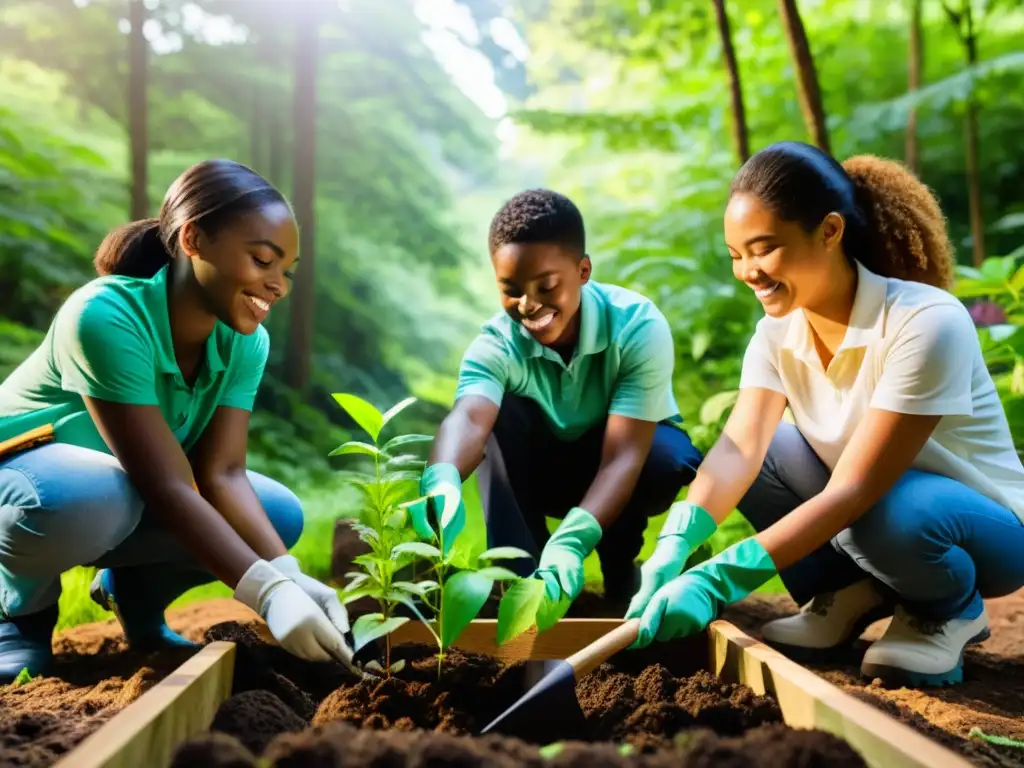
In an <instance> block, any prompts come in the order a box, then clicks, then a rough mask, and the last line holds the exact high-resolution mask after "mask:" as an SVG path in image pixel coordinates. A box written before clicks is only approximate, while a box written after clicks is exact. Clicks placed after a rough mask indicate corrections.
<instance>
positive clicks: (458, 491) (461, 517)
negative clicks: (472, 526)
mask: <svg viewBox="0 0 1024 768" xmlns="http://www.w3.org/2000/svg"><path fill="white" fill-rule="evenodd" d="M420 495H422V496H424V497H426V498H424V499H422V500H420V501H418V502H417V503H416V504H413V505H412V506H410V507H409V519H410V521H411V522H412V527H413V530H415V531H416V535H417V536H419V537H420V538H421V539H423V540H426V541H431V540H433V539H435V538H437V534H436V533H435V531H434V528H433V527H432V525H431V522H436V523H437V525H438V526H439V529H440V531H441V536H440V539H441V544H442V554H445V555H447V554H448V552H449V550H451V548H452V545H453V544H454V543H455V538H456V537H457V536H458V535H459V533H460V532H461V531H462V529H463V527H464V526H465V525H466V507H465V504H463V502H462V478H461V477H460V476H459V470H458V469H456V467H455V465H453V464H447V463H439V464H433V465H431V466H429V467H427V468H426V470H424V472H423V479H422V480H421V481H420Z"/></svg>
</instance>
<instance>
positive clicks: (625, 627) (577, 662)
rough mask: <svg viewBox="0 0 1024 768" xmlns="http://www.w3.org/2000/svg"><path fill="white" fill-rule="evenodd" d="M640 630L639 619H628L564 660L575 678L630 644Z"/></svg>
mask: <svg viewBox="0 0 1024 768" xmlns="http://www.w3.org/2000/svg"><path fill="white" fill-rule="evenodd" d="M639 632H640V619H630V620H629V621H626V622H624V623H623V624H622V625H621V626H618V627H616V628H615V629H613V630H612V631H611V632H609V633H608V634H606V635H602V636H601V637H599V638H597V640H595V641H594V642H592V643H591V644H590V645H588V646H587V647H586V648H581V649H580V650H578V651H576V653H574V654H573V655H572V656H570V657H569V658H567V659H566V660H565V661H566V663H567V664H569V665H570V666H571V667H572V668H573V672H574V674H575V677H576V679H577V680H579V679H580V678H581V677H583V676H584V675H586V674H587V673H589V672H590V671H591V670H593V669H594V668H596V667H599V666H600V665H601V664H603V663H604V662H605V661H607V660H608V658H609V657H611V656H614V655H615V654H616V653H618V652H619V651H621V650H622V649H623V648H627V647H628V646H630V645H632V644H633V642H634V641H635V640H636V637H637V634H638V633H639Z"/></svg>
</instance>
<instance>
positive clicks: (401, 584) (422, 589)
mask: <svg viewBox="0 0 1024 768" xmlns="http://www.w3.org/2000/svg"><path fill="white" fill-rule="evenodd" d="M391 586H393V587H394V588H395V589H400V590H402V591H403V592H408V593H409V594H412V595H417V596H418V597H426V596H427V595H429V594H430V593H431V592H433V591H434V590H436V589H440V587H441V585H440V584H438V583H437V582H436V581H417V582H412V581H396V582H393V583H392V585H391Z"/></svg>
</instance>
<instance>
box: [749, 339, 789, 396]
mask: <svg viewBox="0 0 1024 768" xmlns="http://www.w3.org/2000/svg"><path fill="white" fill-rule="evenodd" d="M740 389H770V390H772V391H773V392H778V393H779V394H782V395H785V394H786V389H785V387H783V386H782V377H781V376H780V375H779V369H778V366H777V364H776V362H775V354H774V352H773V351H772V348H771V345H770V344H769V342H768V335H767V333H766V332H765V328H764V325H763V324H762V323H760V322H759V323H758V324H757V327H756V329H755V330H754V336H753V338H751V340H750V343H749V344H747V351H746V352H744V353H743V368H742V370H741V372H740Z"/></svg>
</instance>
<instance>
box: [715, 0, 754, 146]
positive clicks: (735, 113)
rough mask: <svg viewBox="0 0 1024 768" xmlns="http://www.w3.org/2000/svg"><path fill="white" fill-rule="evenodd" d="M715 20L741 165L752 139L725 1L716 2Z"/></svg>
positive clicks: (733, 134) (734, 139) (734, 137)
mask: <svg viewBox="0 0 1024 768" xmlns="http://www.w3.org/2000/svg"><path fill="white" fill-rule="evenodd" d="M715 18H716V19H717V21H718V35H719V37H720V38H721V39H722V58H723V59H724V61H725V71H726V73H727V74H728V75H729V93H730V96H731V101H732V143H733V147H734V148H735V150H736V157H737V158H738V159H739V161H740V165H742V164H743V163H745V162H746V161H747V158H749V157H750V139H749V136H748V133H747V113H746V110H745V109H744V108H743V89H742V88H741V87H740V68H739V65H738V64H737V63H736V51H735V49H734V48H733V45H732V32H731V31H730V29H729V14H728V12H727V11H726V9H725V0H715Z"/></svg>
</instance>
